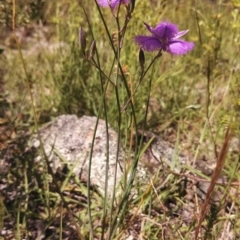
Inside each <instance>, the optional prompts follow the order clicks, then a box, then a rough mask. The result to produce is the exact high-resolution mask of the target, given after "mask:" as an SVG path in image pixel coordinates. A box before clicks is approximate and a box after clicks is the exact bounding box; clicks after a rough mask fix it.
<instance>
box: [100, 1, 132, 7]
mask: <svg viewBox="0 0 240 240" xmlns="http://www.w3.org/2000/svg"><path fill="white" fill-rule="evenodd" d="M130 1H131V0H98V1H97V2H98V4H99V5H100V6H102V7H109V6H110V7H111V8H115V7H116V6H117V5H118V4H127V3H129V2H130Z"/></svg>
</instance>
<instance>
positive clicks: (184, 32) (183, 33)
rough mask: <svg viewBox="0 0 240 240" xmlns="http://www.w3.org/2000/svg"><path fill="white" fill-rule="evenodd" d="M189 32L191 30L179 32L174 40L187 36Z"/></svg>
mask: <svg viewBox="0 0 240 240" xmlns="http://www.w3.org/2000/svg"><path fill="white" fill-rule="evenodd" d="M188 31H189V30H184V31H181V32H178V33H177V34H176V35H175V36H174V39H177V38H180V37H182V36H183V35H185V34H186V33H187V32H188Z"/></svg>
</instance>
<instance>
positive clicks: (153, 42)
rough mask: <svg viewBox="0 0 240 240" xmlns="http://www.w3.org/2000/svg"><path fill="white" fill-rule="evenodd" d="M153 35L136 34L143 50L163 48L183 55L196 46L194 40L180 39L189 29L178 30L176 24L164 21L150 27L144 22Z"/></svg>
mask: <svg viewBox="0 0 240 240" xmlns="http://www.w3.org/2000/svg"><path fill="white" fill-rule="evenodd" d="M144 24H145V26H146V28H147V29H148V31H150V33H151V34H152V35H151V36H142V35H139V36H135V38H134V40H135V42H136V43H137V44H138V45H139V46H140V47H141V49H142V50H145V51H148V52H151V51H155V50H158V51H160V50H163V51H166V52H168V53H170V54H175V55H181V54H186V53H188V52H189V51H191V50H192V49H193V47H194V43H193V42H187V41H184V40H181V39H179V38H180V37H181V36H183V35H185V34H186V33H187V32H188V30H185V31H180V32H179V31H178V27H177V26H176V25H175V24H172V23H168V22H162V23H159V24H158V25H157V26H156V27H155V28H152V27H150V26H149V25H148V24H147V23H144Z"/></svg>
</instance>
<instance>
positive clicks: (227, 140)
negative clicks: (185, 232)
mask: <svg viewBox="0 0 240 240" xmlns="http://www.w3.org/2000/svg"><path fill="white" fill-rule="evenodd" d="M231 138H232V134H230V128H229V127H228V128H227V131H226V133H225V138H224V143H223V145H222V148H221V151H220V154H219V155H218V159H217V165H216V168H215V169H214V172H213V174H212V177H211V181H210V185H209V188H208V190H207V194H206V198H205V202H204V203H203V205H202V207H201V213H200V217H199V221H198V225H197V227H196V229H195V240H197V238H198V234H199V231H200V227H201V225H202V222H203V220H204V218H205V216H206V214H207V212H208V209H209V208H208V206H209V204H210V201H211V196H212V194H213V190H214V187H215V185H216V183H217V180H218V178H219V176H220V174H221V172H222V169H223V166H224V162H225V158H226V156H227V153H228V148H229V143H230V140H231Z"/></svg>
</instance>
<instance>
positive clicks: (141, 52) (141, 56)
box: [138, 49, 145, 69]
mask: <svg viewBox="0 0 240 240" xmlns="http://www.w3.org/2000/svg"><path fill="white" fill-rule="evenodd" d="M138 60H139V63H140V66H141V68H142V69H144V63H145V56H144V52H143V50H142V49H140V50H139V55H138Z"/></svg>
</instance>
